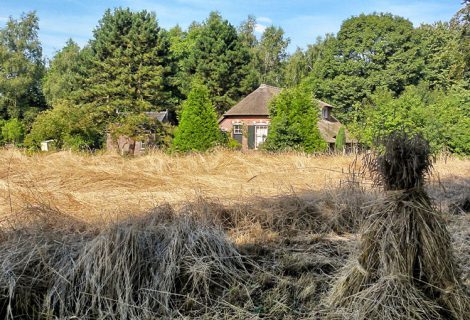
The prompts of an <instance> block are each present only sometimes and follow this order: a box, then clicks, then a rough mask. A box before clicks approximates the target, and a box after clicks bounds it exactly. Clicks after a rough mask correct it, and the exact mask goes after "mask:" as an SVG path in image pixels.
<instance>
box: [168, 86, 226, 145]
mask: <svg viewBox="0 0 470 320" xmlns="http://www.w3.org/2000/svg"><path fill="white" fill-rule="evenodd" d="M221 138H222V137H221V132H220V130H219V126H218V124H217V114H216V112H215V110H214V107H213V106H212V102H211V100H210V97H209V89H208V88H207V87H206V86H205V85H203V84H200V83H199V82H198V81H195V82H193V85H192V89H191V92H190V93H189V95H188V99H187V100H186V101H185V102H184V103H183V106H182V113H181V119H180V124H179V126H178V128H177V130H176V132H175V138H174V139H173V149H174V150H176V151H181V152H187V151H206V150H208V149H210V148H212V147H214V146H215V145H216V144H218V143H219V142H221Z"/></svg>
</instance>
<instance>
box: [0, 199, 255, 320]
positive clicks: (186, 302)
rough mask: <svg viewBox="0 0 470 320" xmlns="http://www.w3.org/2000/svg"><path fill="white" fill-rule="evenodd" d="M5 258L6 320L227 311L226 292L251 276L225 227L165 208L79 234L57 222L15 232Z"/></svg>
mask: <svg viewBox="0 0 470 320" xmlns="http://www.w3.org/2000/svg"><path fill="white" fill-rule="evenodd" d="M43 231H46V232H43ZM11 248H14V249H15V250H14V251H13V253H8V252H9V251H11ZM0 257H1V258H4V259H3V260H2V270H1V274H0V294H1V295H0V313H1V314H0V316H1V317H2V318H7V319H9V318H14V317H19V316H24V315H27V316H28V317H32V318H54V317H56V318H61V319H62V318H74V317H75V318H76V317H78V318H80V319H96V318H100V319H103V318H106V319H155V318H158V317H169V318H175V317H182V316H199V315H201V314H205V313H210V312H211V310H212V308H214V309H217V310H218V312H220V311H223V310H226V309H230V307H229V306H227V304H225V302H224V297H225V295H226V293H227V291H228V290H229V289H230V288H231V287H232V286H234V285H240V286H243V283H244V282H245V281H246V279H247V278H248V277H249V276H250V275H249V273H248V271H247V270H246V269H245V263H247V261H246V259H245V258H243V257H242V256H241V255H240V254H239V253H238V251H237V250H236V248H235V247H234V246H233V245H232V244H231V243H230V242H229V240H228V239H227V238H226V236H225V234H224V233H223V232H222V231H221V230H220V229H218V228H216V227H215V226H214V225H211V224H210V223H207V222H205V221H203V220H201V219H198V218H195V217H193V216H189V215H186V214H178V213H176V212H174V211H173V210H172V209H171V208H170V207H168V206H163V207H160V208H157V209H155V210H153V211H152V212H150V213H149V214H147V215H146V216H143V217H142V216H135V217H130V218H129V219H127V220H125V221H122V222H119V223H115V224H112V225H109V226H105V227H104V228H102V229H101V230H97V231H96V232H90V233H87V236H86V237H85V236H83V237H81V238H80V237H78V236H77V233H76V232H70V230H67V229H65V230H60V228H58V227H57V228H56V229H55V230H41V229H34V228H30V229H28V233H25V232H22V231H21V232H20V231H19V230H18V229H16V230H11V231H9V232H7V237H6V239H5V240H4V241H3V242H2V243H1V247H0Z"/></svg>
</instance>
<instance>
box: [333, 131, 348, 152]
mask: <svg viewBox="0 0 470 320" xmlns="http://www.w3.org/2000/svg"><path fill="white" fill-rule="evenodd" d="M345 144H346V132H345V130H344V127H341V128H339V130H338V134H337V135H336V141H335V148H336V150H337V151H343V149H344V146H345Z"/></svg>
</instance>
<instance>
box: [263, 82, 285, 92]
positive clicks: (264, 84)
mask: <svg viewBox="0 0 470 320" xmlns="http://www.w3.org/2000/svg"><path fill="white" fill-rule="evenodd" d="M268 87H269V88H273V89H279V90H282V88H279V87H276V86H272V85H270V84H266V83H262V84H260V85H259V87H258V89H260V88H268Z"/></svg>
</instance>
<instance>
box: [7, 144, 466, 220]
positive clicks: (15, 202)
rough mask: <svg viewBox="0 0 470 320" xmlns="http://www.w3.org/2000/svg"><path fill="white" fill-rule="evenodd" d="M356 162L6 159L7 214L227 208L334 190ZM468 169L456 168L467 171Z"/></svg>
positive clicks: (217, 156) (224, 154)
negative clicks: (206, 201) (200, 205)
mask: <svg viewBox="0 0 470 320" xmlns="http://www.w3.org/2000/svg"><path fill="white" fill-rule="evenodd" d="M353 160H354V158H353V157H339V156H338V157H325V156H322V157H307V156H304V155H297V154H286V155H283V156H276V155H267V154H261V153H248V154H244V153H240V152H228V151H220V152H215V153H212V154H208V155H199V154H195V155H187V156H170V155H167V154H164V153H160V152H155V153H152V154H150V155H147V156H143V157H139V158H133V159H126V158H123V157H120V156H118V155H114V154H104V155H96V156H93V155H83V154H81V155H80V154H74V153H70V152H59V153H51V154H34V155H32V156H28V155H25V154H24V153H22V152H20V151H16V150H10V151H3V152H0V162H1V163H2V166H1V167H0V199H1V202H0V211H1V212H4V213H5V212H6V213H8V212H9V211H11V210H13V211H14V212H16V211H18V210H19V209H21V207H22V206H24V205H27V204H28V205H38V204H45V205H50V206H54V207H56V208H58V209H60V210H61V211H62V212H67V213H69V214H72V215H74V216H79V217H80V216H81V217H86V218H87V219H89V218H90V217H96V216H100V217H102V216H107V215H110V214H111V215H112V214H116V213H119V212H125V213H129V212H133V213H135V212H141V211H145V210H148V209H150V208H152V207H155V206H156V205H159V204H162V203H171V204H178V203H182V202H186V201H190V200H194V199H195V198H197V197H204V198H210V199H218V200H219V201H221V202H223V203H231V202H233V201H245V199H246V198H250V197H253V196H254V197H268V196H276V195H280V194H286V193H292V192H304V191H306V190H315V191H318V190H323V189H324V188H325V187H334V186H336V185H337V184H338V183H339V181H340V180H341V179H343V178H346V176H345V175H344V174H343V173H342V172H347V171H348V166H349V165H350V164H351V163H352V161H353ZM465 164H466V163H465V162H458V161H456V162H455V165H458V166H465Z"/></svg>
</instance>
